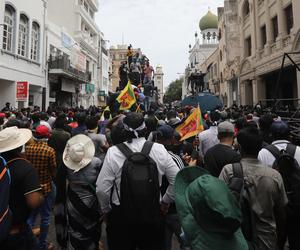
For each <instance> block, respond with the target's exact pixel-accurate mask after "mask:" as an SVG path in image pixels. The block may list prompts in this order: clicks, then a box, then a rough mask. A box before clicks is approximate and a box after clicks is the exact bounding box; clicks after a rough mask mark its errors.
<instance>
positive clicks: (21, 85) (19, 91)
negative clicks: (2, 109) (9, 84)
mask: <svg viewBox="0 0 300 250" xmlns="http://www.w3.org/2000/svg"><path fill="white" fill-rule="evenodd" d="M28 86H29V84H28V82H17V83H16V100H17V102H22V101H23V102H26V101H27V100H28Z"/></svg>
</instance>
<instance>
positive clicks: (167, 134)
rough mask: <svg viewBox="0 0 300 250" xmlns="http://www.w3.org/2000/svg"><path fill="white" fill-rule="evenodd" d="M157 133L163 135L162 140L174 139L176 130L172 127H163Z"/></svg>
mask: <svg viewBox="0 0 300 250" xmlns="http://www.w3.org/2000/svg"><path fill="white" fill-rule="evenodd" d="M157 132H158V133H159V134H160V135H161V138H162V139H166V140H168V139H172V138H173V136H174V129H173V128H172V127H171V126H170V125H162V126H160V127H158V129H157Z"/></svg>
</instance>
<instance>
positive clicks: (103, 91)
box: [98, 32, 111, 105]
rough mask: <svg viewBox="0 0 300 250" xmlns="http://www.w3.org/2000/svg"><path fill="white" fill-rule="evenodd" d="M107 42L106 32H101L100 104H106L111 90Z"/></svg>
mask: <svg viewBox="0 0 300 250" xmlns="http://www.w3.org/2000/svg"><path fill="white" fill-rule="evenodd" d="M107 42H108V40H105V38H104V34H103V33H102V32H101V36H100V46H99V48H100V64H99V66H100V77H99V92H98V100H99V104H101V105H102V104H103V105H104V104H105V100H106V97H107V96H108V91H110V90H111V86H110V85H111V81H110V79H109V70H110V69H109V65H110V59H109V51H108V49H107Z"/></svg>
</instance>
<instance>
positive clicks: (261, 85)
mask: <svg viewBox="0 0 300 250" xmlns="http://www.w3.org/2000/svg"><path fill="white" fill-rule="evenodd" d="M256 81H257V99H258V102H259V101H261V100H263V99H266V82H265V81H264V80H263V78H261V77H257V79H256Z"/></svg>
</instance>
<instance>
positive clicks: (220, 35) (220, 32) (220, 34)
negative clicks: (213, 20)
mask: <svg viewBox="0 0 300 250" xmlns="http://www.w3.org/2000/svg"><path fill="white" fill-rule="evenodd" d="M221 38H222V31H221V29H219V35H218V39H219V41H220V40H221Z"/></svg>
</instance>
